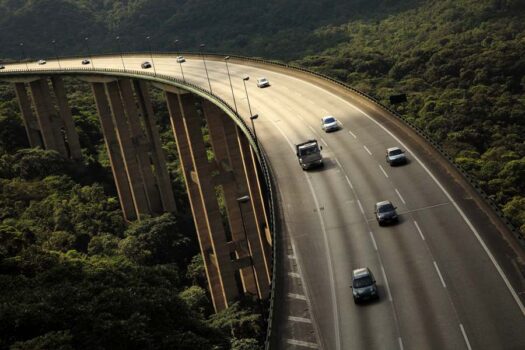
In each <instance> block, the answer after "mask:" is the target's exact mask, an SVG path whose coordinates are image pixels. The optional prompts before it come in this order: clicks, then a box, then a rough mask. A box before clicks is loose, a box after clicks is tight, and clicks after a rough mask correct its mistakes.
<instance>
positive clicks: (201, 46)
mask: <svg viewBox="0 0 525 350" xmlns="http://www.w3.org/2000/svg"><path fill="white" fill-rule="evenodd" d="M204 46H205V45H204V44H200V46H199V47H200V50H201V56H202V62H203V63H204V70H205V71H206V78H208V86H209V87H210V92H211V93H213V90H212V89H211V83H210V76H209V75H208V68H207V67H206V60H205V59H204V53H203V52H202V50H203V49H204Z"/></svg>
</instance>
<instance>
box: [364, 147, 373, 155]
mask: <svg viewBox="0 0 525 350" xmlns="http://www.w3.org/2000/svg"><path fill="white" fill-rule="evenodd" d="M363 148H364V149H365V151H366V152H367V153H368V154H370V155H372V152H370V150H369V149H368V147H366V146H363Z"/></svg>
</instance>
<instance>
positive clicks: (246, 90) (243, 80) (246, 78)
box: [242, 75, 252, 117]
mask: <svg viewBox="0 0 525 350" xmlns="http://www.w3.org/2000/svg"><path fill="white" fill-rule="evenodd" d="M247 80H250V77H249V76H247V75H245V76H244V77H243V78H242V83H243V84H244V91H245V92H246V101H248V110H249V111H250V117H251V116H252V107H251V106H250V98H249V97H248V89H247V88H246V81H247Z"/></svg>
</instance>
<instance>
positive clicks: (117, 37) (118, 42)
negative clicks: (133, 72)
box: [115, 35, 126, 70]
mask: <svg viewBox="0 0 525 350" xmlns="http://www.w3.org/2000/svg"><path fill="white" fill-rule="evenodd" d="M115 39H117V45H118V51H119V53H120V59H121V61H122V68H124V70H126V65H125V64H124V57H123V56H122V48H121V47H120V36H118V35H117V36H116V37H115Z"/></svg>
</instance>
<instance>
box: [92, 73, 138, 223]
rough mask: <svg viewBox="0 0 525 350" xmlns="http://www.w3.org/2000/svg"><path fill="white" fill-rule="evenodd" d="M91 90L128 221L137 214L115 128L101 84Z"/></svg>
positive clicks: (93, 86) (122, 206)
mask: <svg viewBox="0 0 525 350" xmlns="http://www.w3.org/2000/svg"><path fill="white" fill-rule="evenodd" d="M91 89H92V91H93V96H94V97H95V103H96V105H97V111H98V116H99V118H100V124H101V126H102V134H103V135H104V142H105V143H106V149H107V150H108V156H109V161H110V163H111V171H112V172H113V178H114V179H115V185H116V187H117V192H118V196H119V200H120V206H121V208H122V212H123V213H124V218H125V219H126V220H128V221H132V220H135V219H136V218H137V212H136V211H135V206H134V205H133V197H132V195H131V189H130V186H129V181H128V176H127V174H126V167H125V166H124V160H123V159H122V155H121V153H120V145H119V142H118V139H117V134H116V131H115V126H114V125H113V120H112V117H111V109H110V108H109V104H108V100H107V96H106V91H105V87H104V84H103V83H92V84H91Z"/></svg>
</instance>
